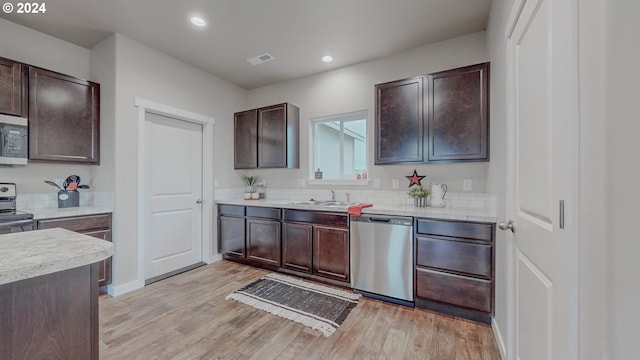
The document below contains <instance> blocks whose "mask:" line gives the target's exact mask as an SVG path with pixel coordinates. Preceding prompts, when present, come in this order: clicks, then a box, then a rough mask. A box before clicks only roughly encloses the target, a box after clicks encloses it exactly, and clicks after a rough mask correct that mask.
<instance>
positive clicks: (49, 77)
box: [29, 66, 100, 164]
mask: <svg viewBox="0 0 640 360" xmlns="http://www.w3.org/2000/svg"><path fill="white" fill-rule="evenodd" d="M99 141H100V85H99V84H96V83H93V82H90V81H86V80H81V79H77V78H74V77H71V76H67V75H63V74H59V73H55V72H52V71H48V70H44V69H40V68H37V67H33V66H30V67H29V159H30V160H42V161H58V162H69V163H87V164H100V143H99Z"/></svg>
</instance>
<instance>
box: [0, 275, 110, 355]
mask: <svg viewBox="0 0 640 360" xmlns="http://www.w3.org/2000/svg"><path fill="white" fill-rule="evenodd" d="M97 266H98V265H97V264H92V265H86V266H81V267H77V268H73V269H69V270H64V271H60V272H56V273H53V274H48V275H42V276H38V277H34V278H30V279H25V280H20V281H16V282H12V283H8V284H3V285H0V309H2V311H0V358H1V359H3V360H13V359H16V360H17V359H52V360H56V359H59V360H67V359H92V360H97V359H98V351H99V345H100V344H99V332H98V326H99V322H98V268H97Z"/></svg>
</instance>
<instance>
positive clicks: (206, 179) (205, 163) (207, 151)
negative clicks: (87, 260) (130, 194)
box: [114, 98, 215, 294]
mask: <svg viewBox="0 0 640 360" xmlns="http://www.w3.org/2000/svg"><path fill="white" fill-rule="evenodd" d="M134 105H135V106H136V107H137V108H138V183H137V192H138V194H137V197H138V209H137V215H138V234H137V238H138V270H137V277H136V278H137V279H136V281H135V283H136V286H139V284H143V285H144V282H145V273H144V272H145V269H144V254H145V251H144V249H145V247H144V245H145V244H144V239H145V236H144V234H145V224H144V218H145V217H144V214H145V205H146V204H145V203H144V191H143V187H144V161H145V160H144V146H145V144H144V135H145V133H144V129H145V126H144V125H145V121H146V116H145V115H146V113H152V114H157V115H163V116H168V117H171V118H174V119H179V120H184V121H187V122H191V123H194V124H200V125H202V200H203V204H202V220H203V221H202V262H204V263H207V264H208V263H210V262H211V247H212V239H213V237H212V236H213V229H212V223H211V221H210V220H209V219H212V218H213V210H214V209H213V126H214V125H215V119H214V118H213V117H210V116H206V115H201V114H198V113H194V112H191V111H188V110H184V109H179V108H175V107H172V106H169V105H164V104H159V103H156V102H152V101H148V100H144V99H141V98H135V100H134ZM120 287H124V290H128V289H129V288H131V290H135V289H136V288H134V286H133V285H132V286H131V287H129V286H128V284H125V285H122V286H119V287H118V289H119V288H120ZM140 287H142V286H140ZM131 290H128V291H131ZM125 292H126V291H125ZM114 293H120V294H122V293H124V292H119V291H114Z"/></svg>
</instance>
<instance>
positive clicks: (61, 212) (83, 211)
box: [20, 206, 113, 220]
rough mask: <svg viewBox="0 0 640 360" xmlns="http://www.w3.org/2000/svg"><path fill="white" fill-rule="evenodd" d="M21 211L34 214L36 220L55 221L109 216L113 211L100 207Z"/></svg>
mask: <svg viewBox="0 0 640 360" xmlns="http://www.w3.org/2000/svg"><path fill="white" fill-rule="evenodd" d="M20 211H24V212H28V213H31V214H33V219H34V220H42V219H55V218H63V217H70V216H84V215H96V214H108V213H111V212H113V209H111V208H108V207H98V206H80V207H70V208H43V209H20Z"/></svg>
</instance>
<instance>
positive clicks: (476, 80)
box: [427, 63, 489, 162]
mask: <svg viewBox="0 0 640 360" xmlns="http://www.w3.org/2000/svg"><path fill="white" fill-rule="evenodd" d="M428 79H429V80H428V82H429V92H428V94H429V95H428V96H429V120H428V125H427V128H428V129H429V137H428V141H427V143H428V144H429V146H428V161H429V162H436V161H437V162H454V161H488V160H489V146H488V143H489V64H488V63H484V64H478V65H472V66H467V67H463V68H458V69H453V70H448V71H442V72H439V73H435V74H431V75H429V77H428Z"/></svg>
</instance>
